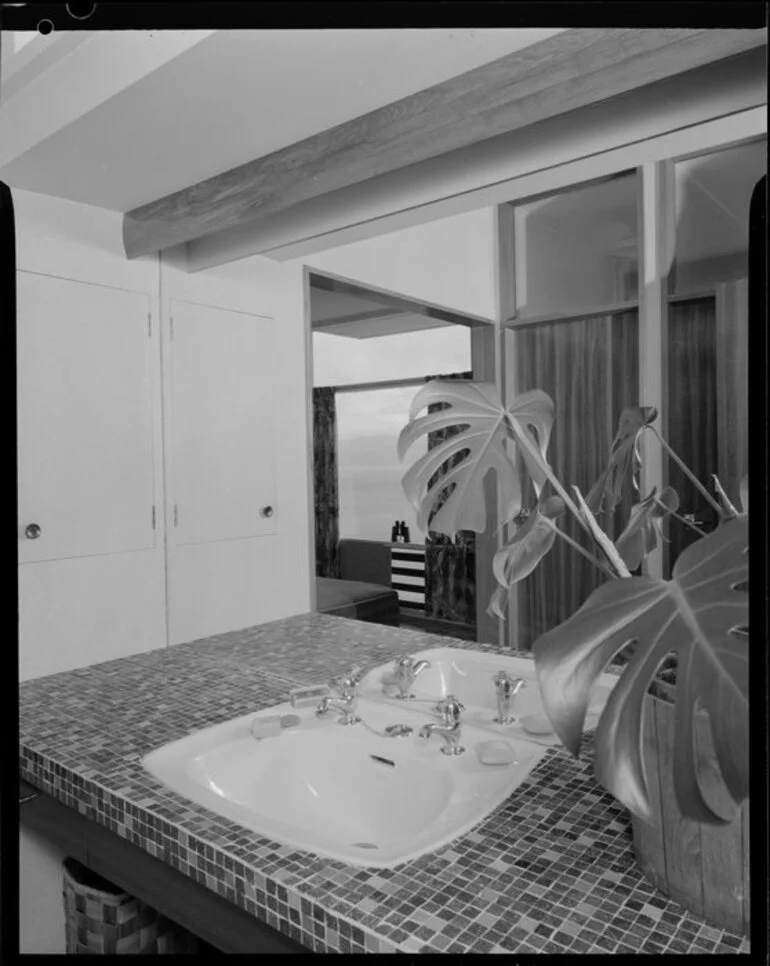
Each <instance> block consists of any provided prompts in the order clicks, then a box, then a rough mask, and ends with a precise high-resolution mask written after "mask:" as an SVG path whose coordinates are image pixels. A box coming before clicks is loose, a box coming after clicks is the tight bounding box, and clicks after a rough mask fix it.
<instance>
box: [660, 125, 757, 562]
mask: <svg viewBox="0 0 770 966" xmlns="http://www.w3.org/2000/svg"><path fill="white" fill-rule="evenodd" d="M766 171H767V142H766V141H764V140H763V141H761V142H758V143H752V144H744V145H739V146H737V147H734V148H729V149H726V150H724V151H718V152H714V153H712V154H708V155H703V156H701V157H698V158H690V159H688V160H685V161H680V162H678V163H677V164H676V166H675V191H676V195H675V197H676V219H677V222H676V250H675V258H674V265H673V269H672V272H671V274H670V276H669V285H670V288H671V289H673V291H674V292H676V293H681V292H686V293H691V294H692V297H688V298H676V297H672V298H671V300H670V301H669V309H668V343H667V350H668V411H667V425H666V432H667V436H668V440H669V443H670V445H671V446H672V448H673V449H674V451H675V452H676V453H677V454H678V455H679V456H680V458H681V459H682V460H684V462H685V463H686V464H687V466H688V467H689V468H690V470H691V471H692V472H693V474H694V475H695V476H696V477H697V478H698V480H699V481H700V482H701V483H702V484H703V485H704V486H705V487H706V488H707V489H708V490H709V491H710V492H713V487H712V483H711V475H712V474H716V475H717V476H718V478H719V481H720V483H721V484H722V487H723V488H724V490H725V492H726V493H727V495H728V497H729V498H730V500H731V501H732V502H733V503H735V504H736V505H738V504H739V486H740V481H741V478H742V477H743V476H744V475H745V474H746V473H747V472H748V291H749V290H748V247H749V206H750V202H751V195H752V192H753V190H754V187H755V185H756V183H757V182H758V181H759V179H760V178H761V177H762V175H764V174H765V173H766ZM667 473H668V483H669V484H670V485H671V486H673V487H674V489H675V490H676V491H677V493H678V495H679V512H680V514H681V515H682V516H686V517H687V518H688V519H690V521H691V522H692V523H694V524H695V525H696V526H697V527H699V529H700V530H701V531H705V532H709V531H710V530H712V529H713V528H714V527H715V526H716V524H717V514H716V511H715V510H714V508H713V507H712V506H711V504H710V503H709V501H708V500H706V499H705V497H704V496H703V494H702V493H701V492H700V491H699V490H698V489H697V487H696V486H695V485H694V484H693V483H692V481H691V480H690V479H689V477H688V476H687V475H686V474H685V473H683V472H682V470H681V469H680V468H679V466H678V465H677V464H676V462H674V461H673V460H671V459H669V460H668V464H667ZM697 536H698V534H697V531H695V530H694V529H692V527H689V526H687V525H686V524H684V523H682V522H680V521H678V520H675V519H672V520H671V521H670V524H669V537H670V541H671V542H670V543H669V544H668V545H667V547H666V551H667V553H666V574H667V575H668V574H670V571H671V566H672V564H673V562H674V561H675V560H676V559H677V557H678V556H679V554H680V553H681V552H682V550H684V548H685V547H687V546H688V545H689V544H690V543H692V542H693V540H694V539H696V538H697Z"/></svg>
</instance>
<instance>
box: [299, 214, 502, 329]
mask: <svg viewBox="0 0 770 966" xmlns="http://www.w3.org/2000/svg"><path fill="white" fill-rule="evenodd" d="M494 226H495V210H494V208H482V209H479V210H478V211H470V212H467V213H464V214H461V215H453V216H452V217H451V218H442V219H441V220H440V221H433V222H430V223H429V224H426V225H416V226H415V227H413V228H404V229H402V230H401V231H394V232H391V233H390V234H387V235H380V236H379V237H377V238H371V239H369V240H367V241H360V242H354V243H352V244H350V245H342V246H340V247H339V248H331V249H329V250H328V251H324V252H318V253H317V254H315V255H308V256H305V257H304V258H302V259H295V260H293V261H292V263H294V262H297V261H299V262H302V263H304V264H306V265H308V266H309V267H310V268H315V269H318V270H319V271H321V272H324V271H326V272H329V273H330V274H332V275H336V276H340V277H342V278H346V279H350V280H352V281H355V282H360V283H362V284H363V285H368V286H371V287H372V288H375V289H383V290H385V291H387V292H392V293H395V294H397V295H402V296H405V297H407V298H413V299H416V300H417V301H422V302H429V303H431V304H433V305H437V306H440V307H442V308H447V309H451V310H454V311H455V312H460V313H466V314H468V315H472V316H476V317H480V318H482V319H486V320H488V321H491V320H492V319H494V317H495V275H494V272H495V257H494V244H495V227H494Z"/></svg>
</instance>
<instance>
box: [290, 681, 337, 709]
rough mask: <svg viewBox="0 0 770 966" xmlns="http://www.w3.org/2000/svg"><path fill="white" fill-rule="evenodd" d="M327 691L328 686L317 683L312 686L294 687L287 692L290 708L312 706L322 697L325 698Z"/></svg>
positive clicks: (327, 694)
mask: <svg viewBox="0 0 770 966" xmlns="http://www.w3.org/2000/svg"><path fill="white" fill-rule="evenodd" d="M329 693H330V692H329V688H328V687H327V686H326V685H325V684H319V685H317V686H316V687H313V688H295V690H294V691H291V692H290V693H289V702H290V703H291V706H292V708H312V707H315V706H316V705H317V704H318V703H319V702H320V700H321V699H322V698H327V697H328V696H329Z"/></svg>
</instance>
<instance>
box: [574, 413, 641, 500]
mask: <svg viewBox="0 0 770 966" xmlns="http://www.w3.org/2000/svg"><path fill="white" fill-rule="evenodd" d="M657 417H658V411H657V409H655V407H654V406H629V407H628V408H627V409H624V410H623V412H622V413H621V414H620V419H619V420H618V431H617V433H616V434H615V439H614V440H613V441H612V448H611V449H610V461H609V463H608V464H607V467H606V469H605V470H604V472H603V473H602V475H601V476H600V477H599V479H598V480H597V481H596V482H595V483H594V485H593V486H592V487H591V489H590V490H589V491H588V496H587V497H586V503H587V504H588V506H589V508H590V510H591V512H592V513H598V512H599V511H600V510H606V511H607V512H608V513H611V512H612V511H613V510H614V509H615V507H616V506H617V505H618V503H620V501H621V500H622V499H623V487H624V485H625V484H626V481H627V480H633V478H634V475H635V473H636V472H637V470H638V469H639V465H640V463H641V459H640V457H639V449H638V443H639V435H640V433H641V432H642V431H643V430H644V427H645V426H648V425H649V424H650V423H653V422H655V420H656V419H657ZM605 502H606V505H605Z"/></svg>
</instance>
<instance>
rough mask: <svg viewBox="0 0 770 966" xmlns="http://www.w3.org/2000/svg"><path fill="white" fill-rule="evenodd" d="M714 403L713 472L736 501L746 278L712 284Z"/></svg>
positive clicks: (744, 429)
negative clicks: (714, 313) (715, 434)
mask: <svg viewBox="0 0 770 966" xmlns="http://www.w3.org/2000/svg"><path fill="white" fill-rule="evenodd" d="M716 405H717V461H716V473H717V475H718V477H719V482H720V483H721V484H722V486H723V487H724V489H725V492H726V493H727V495H728V496H729V497H730V499H731V500H732V501H733V502H734V503H736V505H737V501H738V499H739V496H738V489H739V486H740V482H741V479H742V477H744V476H745V475H746V473H748V472H749V280H748V279H747V278H741V279H738V280H737V281H735V282H726V283H725V284H724V285H717V288H716ZM712 472H713V470H712Z"/></svg>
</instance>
